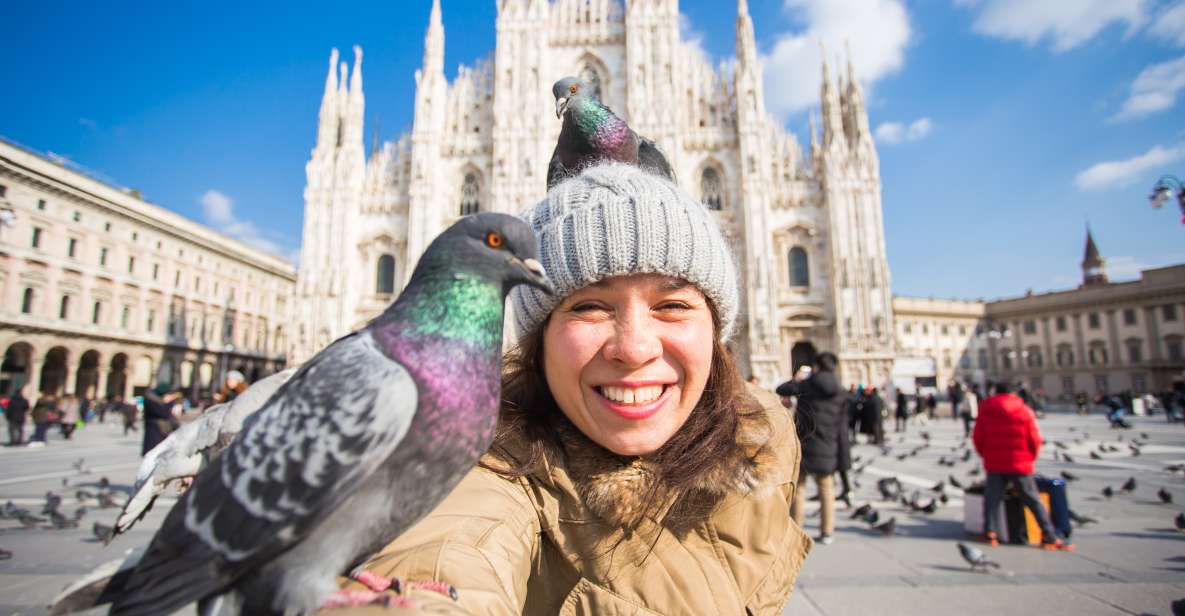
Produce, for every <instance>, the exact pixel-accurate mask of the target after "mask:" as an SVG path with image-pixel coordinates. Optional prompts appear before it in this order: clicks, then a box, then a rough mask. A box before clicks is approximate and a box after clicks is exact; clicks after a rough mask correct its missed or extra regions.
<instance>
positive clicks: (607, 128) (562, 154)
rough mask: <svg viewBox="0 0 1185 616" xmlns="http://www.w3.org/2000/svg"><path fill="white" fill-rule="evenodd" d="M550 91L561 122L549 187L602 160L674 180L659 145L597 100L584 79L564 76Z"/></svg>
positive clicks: (548, 172) (548, 168) (548, 177)
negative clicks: (632, 127) (641, 134)
mask: <svg viewBox="0 0 1185 616" xmlns="http://www.w3.org/2000/svg"><path fill="white" fill-rule="evenodd" d="M551 93H552V95H553V96H555V114H556V117H558V118H561V119H563V122H564V123H563V126H562V127H561V128H560V137H559V139H558V140H557V141H556V144H555V151H554V152H553V153H552V155H551V163H550V164H549V165H548V166H547V188H548V189H549V190H550V189H551V187H552V186H555V185H556V184H558V183H560V182H562V181H563V180H565V179H567V178H569V177H572V176H575V175H577V174H579V173H580V171H581V170H582V169H584V168H585V167H588V166H591V165H595V164H597V163H598V162H601V161H618V162H623V163H627V164H631V165H635V166H638V167H641V168H642V169H645V170H646V171H649V172H650V173H653V174H655V175H658V176H661V177H664V178H667V179H669V180H674V177H675V174H674V172H673V171H671V164H670V163H669V162H667V158H666V156H664V155H663V153H662V152H661V151H660V150H659V149H658V146H657V145H655V144H654V142H653V141H651V140H649V139H647V138H645V137H642V136H640V135H638V133H635V132H634V131H633V129H631V128H630V127H629V125H628V124H626V122H625V120H622V119H621V118H619V117H617V115H616V114H614V113H613V111H612V110H610V109H609V108H608V107H606V106H605V105H603V104H602V103H601V101H599V100H597V98H596V96H595V94H594V93H593V92H592V90H590V89H589V87H588V85H587V84H585V83H584V82H583V81H580V80H579V79H577V78H575V77H564V78H563V79H561V80H559V81H557V82H555V84H554V85H553V86H551Z"/></svg>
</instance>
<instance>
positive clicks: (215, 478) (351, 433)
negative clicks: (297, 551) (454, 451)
mask: <svg viewBox="0 0 1185 616" xmlns="http://www.w3.org/2000/svg"><path fill="white" fill-rule="evenodd" d="M417 401H418V391H417V388H416V385H415V382H414V381H413V380H412V377H411V375H410V374H409V373H408V372H407V370H405V369H404V368H403V366H401V365H399V364H398V363H396V362H395V361H393V360H391V359H390V358H388V357H387V356H386V355H384V354H383V353H382V352H381V351H380V350H379V348H378V347H377V345H376V344H375V342H374V339H373V338H372V337H371V335H370V332H369V331H366V330H363V331H361V332H359V333H356V334H351V335H349V336H346V337H344V338H341V339H339V340H338V341H336V342H334V343H333V344H331V345H330V346H329V347H327V348H326V349H325V350H323V351H321V352H320V353H318V354H317V355H316V356H315V357H313V358H312V359H311V360H309V361H308V362H307V363H306V364H305V365H304V366H302V367H301V368H300V370H299V371H298V372H297V373H296V374H295V375H294V376H293V377H292V379H291V380H289V381H288V382H287V383H285V384H284V385H283V386H282V387H281V388H280V390H279V391H277V392H276V394H275V395H274V396H273V397H272V398H271V399H270V400H268V402H267V404H266V405H265V406H264V408H263V409H261V410H260V411H259V412H258V413H256V414H255V415H254V416H253V417H252V419H251V421H249V422H248V423H247V425H246V426H245V427H244V429H243V431H242V432H241V433H239V437H238V438H237V439H235V441H234V442H232V443H231V445H230V447H228V448H227V449H226V451H225V452H223V454H222V455H221V456H219V457H218V458H217V459H216V460H214V462H213V463H212V464H211V465H210V466H208V467H206V469H205V470H203V471H202V472H201V474H199V475H198V477H197V479H196V480H195V481H194V484H193V486H192V487H191V488H190V489H189V491H188V492H187V493H186V494H185V496H184V498H182V499H181V500H179V501H178V502H177V505H176V506H174V507H173V509H172V510H171V511H170V512H169V515H168V517H166V518H165V521H164V524H163V525H162V526H161V529H160V530H159V531H158V532H157V533H156V536H155V537H153V539H152V544H151V545H150V546H149V548H148V552H147V554H145V556H144V560H143V562H142V563H141V564H140V566H138V567H137V568H136V571H135V572H134V573H133V574H132V577H131V579H130V580H129V581H128V584H127V586H126V591H125V593H124V594H123V595H122V596H121V597H120V598H119V599H117V600H116V602H115V604H114V605H113V606H112V611H111V613H112V614H163V613H171V612H172V611H173V610H175V609H179V608H180V607H182V606H185V605H187V604H189V603H192V602H194V601H197V600H198V599H201V598H203V597H206V596H209V595H212V594H216V593H220V592H223V591H224V590H225V589H226V588H228V587H229V586H230V585H232V584H233V583H234V582H235V580H237V579H238V578H239V577H241V576H243V575H244V574H247V573H249V572H251V571H253V570H256V569H257V568H258V567H260V566H262V565H263V564H266V563H268V562H270V561H271V560H272V559H274V558H275V557H276V556H278V555H279V554H280V553H282V552H284V551H285V550H287V549H288V548H290V547H292V546H293V545H294V544H296V543H297V542H299V541H300V540H301V539H303V538H304V537H305V536H307V534H308V533H309V532H310V531H311V530H312V529H313V528H315V527H316V526H317V524H319V523H320V522H321V521H322V520H323V519H324V518H325V517H326V516H327V515H329V514H330V513H331V512H332V511H333V510H335V509H336V508H337V507H338V506H339V505H340V504H341V503H342V502H343V501H344V500H345V499H346V498H347V497H349V496H350V495H351V494H353V493H354V491H355V490H356V489H357V488H358V486H359V485H360V484H361V483H362V482H363V481H364V480H365V479H366V478H367V477H368V476H370V474H371V473H373V472H374V471H375V469H376V468H378V467H379V466H380V465H381V464H382V463H383V461H385V460H386V459H387V458H388V457H389V456H390V455H391V453H392V452H393V451H394V449H395V448H396V447H397V446H398V445H399V443H400V441H401V440H402V439H403V436H404V434H406V432H407V428H408V426H409V425H410V424H411V421H412V418H413V416H414V415H415V412H416V406H417Z"/></svg>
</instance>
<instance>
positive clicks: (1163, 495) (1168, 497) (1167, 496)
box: [1156, 487, 1173, 505]
mask: <svg viewBox="0 0 1185 616" xmlns="http://www.w3.org/2000/svg"><path fill="white" fill-rule="evenodd" d="M1156 495H1157V496H1159V497H1160V502H1162V503H1164V504H1166V505H1171V504H1173V495H1172V494H1171V493H1170V492H1169V491H1168V490H1166V489H1164V488H1163V487H1161V488H1160V489H1159V490H1157V491H1156Z"/></svg>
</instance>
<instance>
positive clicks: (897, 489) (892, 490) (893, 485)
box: [876, 477, 901, 501]
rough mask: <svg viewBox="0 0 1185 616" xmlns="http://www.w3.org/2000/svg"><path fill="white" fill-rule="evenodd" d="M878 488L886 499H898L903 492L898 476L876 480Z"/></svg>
mask: <svg viewBox="0 0 1185 616" xmlns="http://www.w3.org/2000/svg"><path fill="white" fill-rule="evenodd" d="M876 489H877V491H879V492H880V493H881V498H882V499H884V500H888V501H891V500H897V497H898V496H899V495H900V494H901V482H900V481H897V478H896V477H885V478H883V479H878V480H877V481H876Z"/></svg>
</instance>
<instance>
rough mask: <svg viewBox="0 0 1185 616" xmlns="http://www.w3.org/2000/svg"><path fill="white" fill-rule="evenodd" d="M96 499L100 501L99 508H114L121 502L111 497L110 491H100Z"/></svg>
mask: <svg viewBox="0 0 1185 616" xmlns="http://www.w3.org/2000/svg"><path fill="white" fill-rule="evenodd" d="M96 500H98V501H99V509H114V508H115V507H118V506H119V503H117V502H115V500H114V499H112V498H111V493H110V492H99V495H98V496H97V497H96ZM111 536H112V537H114V536H115V534H114V533H112V535H111Z"/></svg>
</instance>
